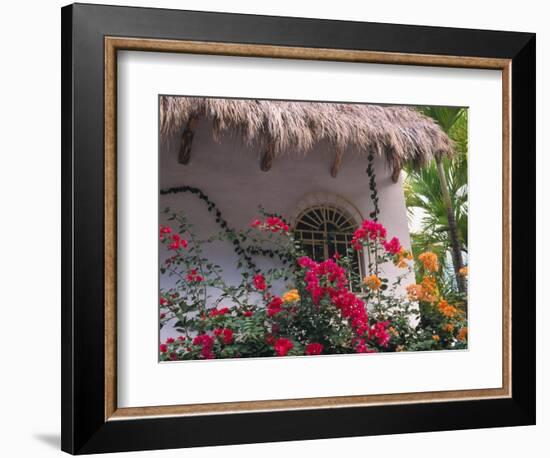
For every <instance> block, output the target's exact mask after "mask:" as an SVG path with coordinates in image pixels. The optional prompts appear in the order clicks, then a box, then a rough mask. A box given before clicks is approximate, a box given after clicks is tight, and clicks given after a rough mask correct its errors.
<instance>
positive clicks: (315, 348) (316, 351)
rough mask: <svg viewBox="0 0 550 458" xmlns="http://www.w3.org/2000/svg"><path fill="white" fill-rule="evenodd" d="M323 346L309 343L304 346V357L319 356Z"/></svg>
mask: <svg viewBox="0 0 550 458" xmlns="http://www.w3.org/2000/svg"><path fill="white" fill-rule="evenodd" d="M322 351H323V345H322V344H320V343H309V344H307V345H306V355H320V354H321V352H322Z"/></svg>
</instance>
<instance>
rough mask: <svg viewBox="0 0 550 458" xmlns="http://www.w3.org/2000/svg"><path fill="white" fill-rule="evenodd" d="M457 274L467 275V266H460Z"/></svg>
mask: <svg viewBox="0 0 550 458" xmlns="http://www.w3.org/2000/svg"><path fill="white" fill-rule="evenodd" d="M458 273H459V275H460V276H462V277H467V276H468V266H464V267H462V268H461V269H460V270H459V271H458Z"/></svg>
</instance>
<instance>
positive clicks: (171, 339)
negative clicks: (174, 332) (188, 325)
mask: <svg viewBox="0 0 550 458" xmlns="http://www.w3.org/2000/svg"><path fill="white" fill-rule="evenodd" d="M174 342H175V340H174V338H173V337H168V339H166V343H167V344H171V343H174Z"/></svg>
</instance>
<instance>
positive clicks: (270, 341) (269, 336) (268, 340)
mask: <svg viewBox="0 0 550 458" xmlns="http://www.w3.org/2000/svg"><path fill="white" fill-rule="evenodd" d="M265 343H266V344H268V345H273V344H274V343H275V336H274V335H273V334H267V335H266V336H265Z"/></svg>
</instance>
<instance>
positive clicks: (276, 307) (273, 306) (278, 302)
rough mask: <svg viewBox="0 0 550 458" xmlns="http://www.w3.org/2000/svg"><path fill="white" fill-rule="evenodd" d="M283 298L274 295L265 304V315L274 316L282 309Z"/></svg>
mask: <svg viewBox="0 0 550 458" xmlns="http://www.w3.org/2000/svg"><path fill="white" fill-rule="evenodd" d="M282 305H283V300H282V299H281V298H280V297H277V296H274V297H273V299H271V301H270V302H269V304H267V315H268V316H275V315H277V314H278V313H279V312H281V311H282Z"/></svg>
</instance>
